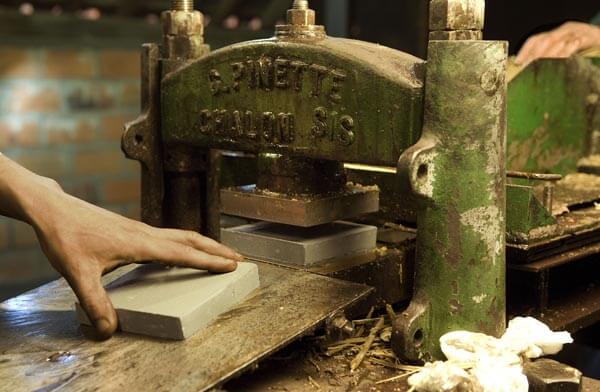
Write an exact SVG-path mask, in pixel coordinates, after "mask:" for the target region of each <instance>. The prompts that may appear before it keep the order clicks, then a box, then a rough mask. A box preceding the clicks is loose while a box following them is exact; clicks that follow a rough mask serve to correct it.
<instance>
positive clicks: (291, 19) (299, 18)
mask: <svg viewBox="0 0 600 392" xmlns="http://www.w3.org/2000/svg"><path fill="white" fill-rule="evenodd" d="M287 21H288V24H290V25H294V26H310V25H314V24H315V21H316V14H315V11H314V10H302V9H291V10H288V12H287Z"/></svg>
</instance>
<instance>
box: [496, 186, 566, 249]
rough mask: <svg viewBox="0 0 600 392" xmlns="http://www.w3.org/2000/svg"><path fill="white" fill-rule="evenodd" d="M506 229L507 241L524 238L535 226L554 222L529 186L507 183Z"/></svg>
mask: <svg viewBox="0 0 600 392" xmlns="http://www.w3.org/2000/svg"><path fill="white" fill-rule="evenodd" d="M506 200H507V208H506V231H507V236H508V241H509V242H516V241H517V240H518V239H524V238H525V239H526V238H528V237H529V233H530V232H531V231H532V230H534V229H537V228H540V227H544V226H551V225H555V224H556V219H555V218H554V217H553V216H552V214H550V213H549V212H548V210H547V209H546V208H545V207H544V206H543V205H542V203H541V202H540V201H539V200H538V198H537V197H536V196H535V194H534V192H533V188H532V187H531V186H522V185H508V186H507V188H506Z"/></svg>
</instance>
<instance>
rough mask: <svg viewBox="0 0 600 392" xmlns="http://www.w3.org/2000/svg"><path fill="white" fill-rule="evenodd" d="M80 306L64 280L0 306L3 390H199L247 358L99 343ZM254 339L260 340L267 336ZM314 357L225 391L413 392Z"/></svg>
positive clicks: (188, 345)
mask: <svg viewBox="0 0 600 392" xmlns="http://www.w3.org/2000/svg"><path fill="white" fill-rule="evenodd" d="M123 272H124V271H120V273H118V274H117V275H112V276H110V277H108V280H110V279H115V278H116V277H117V276H119V275H120V274H122V273H123ZM286 276H287V275H286ZM276 278H277V277H276V276H273V279H276ZM281 278H282V277H281V276H280V277H279V279H281ZM303 284H310V283H303ZM74 301H75V297H74V295H73V294H72V292H71V290H70V288H69V287H68V286H67V285H66V283H65V282H64V281H63V280H62V279H61V280H58V281H56V282H53V283H50V284H48V285H45V286H43V287H40V288H39V289H36V290H34V291H31V292H29V293H26V294H24V295H21V296H19V297H16V298H14V299H11V300H9V301H6V302H4V303H3V304H1V305H0V380H2V381H1V382H0V391H11V392H12V391H44V392H49V391H58V390H61V391H62V390H66V391H92V390H93V391H121V390H123V391H125V390H126V391H128V392H129V391H138V390H139V391H188V390H197V389H198V388H197V385H198V383H199V382H201V381H202V380H203V379H204V378H206V377H207V375H206V374H204V373H203V372H201V371H200V370H199V369H201V368H202V367H201V366H200V364H206V362H207V361H211V363H212V364H214V367H224V366H227V363H228V362H230V361H229V359H230V358H229V359H228V357H227V356H228V355H230V356H231V358H237V357H239V356H241V355H244V353H243V350H241V349H240V350H239V353H238V352H233V353H228V352H227V353H226V352H223V353H222V355H221V356H220V357H218V358H217V357H214V358H207V353H206V352H205V351H203V350H202V335H201V334H200V335H199V336H196V337H194V338H191V339H190V340H187V341H185V342H171V341H163V340H155V339H149V338H143V337H139V336H133V335H124V334H118V335H117V336H115V337H114V338H113V339H111V340H109V341H106V342H101V343H98V342H92V341H89V340H86V339H85V338H84V337H83V335H82V334H81V332H80V331H79V327H78V323H77V321H76V318H75V313H74V311H73V310H72V308H73V303H74ZM269 321H270V320H264V322H266V323H268V322H269ZM248 327H249V328H255V329H259V328H257V327H256V326H248ZM255 332H256V333H258V335H257V336H259V335H260V332H261V331H255ZM257 339H258V340H260V337H257ZM240 343H241V342H240ZM307 352H308V350H306V349H305V346H304V345H303V344H302V342H301V343H296V344H295V346H292V347H291V349H290V348H288V349H287V350H284V351H282V352H279V353H276V354H275V355H274V356H273V357H272V358H271V359H269V360H267V361H265V362H263V363H261V365H260V366H259V367H258V368H254V370H253V371H251V372H247V373H246V374H244V375H242V376H241V377H237V378H234V380H232V381H230V382H229V383H228V384H225V386H224V389H225V390H227V391H247V392H254V391H256V392H259V391H261V392H263V391H311V390H318V389H320V390H322V391H334V392H337V391H399V392H401V391H406V390H407V389H408V388H407V386H406V383H405V380H400V381H398V382H391V383H386V384H380V385H375V382H377V381H379V380H383V379H386V378H389V377H391V376H394V375H395V373H394V372H393V371H392V370H389V369H384V368H372V367H368V366H367V367H363V368H361V369H360V370H359V371H358V372H355V373H353V374H351V373H350V372H349V371H348V362H347V361H344V360H339V359H337V360H336V359H333V358H321V357H318V356H317V357H314V356H313V357H311V358H310V360H307V356H306V354H307ZM230 376H234V375H230ZM584 390H585V391H586V392H592V391H599V390H600V383H598V382H594V381H591V380H586V388H585V389H584Z"/></svg>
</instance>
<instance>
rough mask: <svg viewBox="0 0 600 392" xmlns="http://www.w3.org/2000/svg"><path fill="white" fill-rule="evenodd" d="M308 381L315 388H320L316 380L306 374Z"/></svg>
mask: <svg viewBox="0 0 600 392" xmlns="http://www.w3.org/2000/svg"><path fill="white" fill-rule="evenodd" d="M308 383H309V384H310V385H311V386H312V387H313V388H315V389H317V390H319V391H320V390H321V386H320V385H319V383H318V382H316V381H315V379H314V378H312V377H311V376H308Z"/></svg>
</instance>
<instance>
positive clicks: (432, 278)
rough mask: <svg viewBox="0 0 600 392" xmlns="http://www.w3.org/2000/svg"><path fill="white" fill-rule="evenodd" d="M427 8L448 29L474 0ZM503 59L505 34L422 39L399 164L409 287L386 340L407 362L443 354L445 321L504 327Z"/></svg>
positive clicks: (478, 7)
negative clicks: (417, 132) (412, 232)
mask: <svg viewBox="0 0 600 392" xmlns="http://www.w3.org/2000/svg"><path fill="white" fill-rule="evenodd" d="M431 7H432V9H431V15H432V18H433V16H435V15H446V17H448V18H450V17H452V18H454V19H455V20H453V21H448V23H447V27H448V26H450V27H451V28H452V29H456V28H458V27H461V30H465V31H475V30H478V29H480V28H481V27H482V23H480V22H481V21H480V19H479V17H478V16H482V15H483V8H484V2H483V0H481V1H458V0H456V1H433V2H432V3H431ZM461 13H464V14H462V17H461ZM433 20H434V19H432V30H434V29H435V28H436V26H437V25H438V24H439V23H435V24H434V23H433ZM459 21H462V23H464V24H463V25H460V22H459ZM459 25H460V26H459ZM476 35H477V34H475V36H476ZM432 37H434V38H436V37H437V36H436V35H432ZM506 58H507V44H506V43H505V42H497V41H475V40H460V39H456V37H453V36H452V34H450V35H448V37H446V40H437V41H434V40H431V41H430V42H429V55H428V65H427V77H426V85H425V118H424V121H425V122H424V127H423V135H422V137H421V139H420V141H419V142H417V144H416V145H415V146H413V147H411V148H409V149H408V150H407V151H406V152H404V154H403V155H402V156H401V158H400V160H399V163H398V174H399V180H400V181H402V182H403V184H404V188H405V189H406V191H407V192H412V194H413V195H414V196H415V197H416V198H417V199H418V200H419V201H420V202H419V203H420V206H419V208H418V212H417V227H418V236H417V251H416V252H417V253H416V265H415V269H416V274H415V287H414V289H415V291H414V296H413V300H412V302H411V304H410V306H409V308H408V309H407V310H406V311H405V312H403V313H402V314H401V315H400V316H399V317H398V318H397V320H396V322H395V324H394V334H393V341H392V342H393V347H394V351H395V352H396V353H397V354H398V355H400V356H401V357H403V358H404V359H406V360H408V361H411V362H423V361H432V360H434V359H441V358H443V355H442V353H441V351H440V347H439V338H440V337H441V336H442V335H443V334H445V333H447V332H450V331H452V330H470V331H479V332H484V333H487V334H490V335H499V334H501V333H502V332H503V330H504V328H505V323H506V310H505V308H506V306H505V297H506V294H505V236H504V233H505V217H506V204H505V203H506V201H505V181H506V178H505V151H506V142H505V135H506V80H505V73H506Z"/></svg>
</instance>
